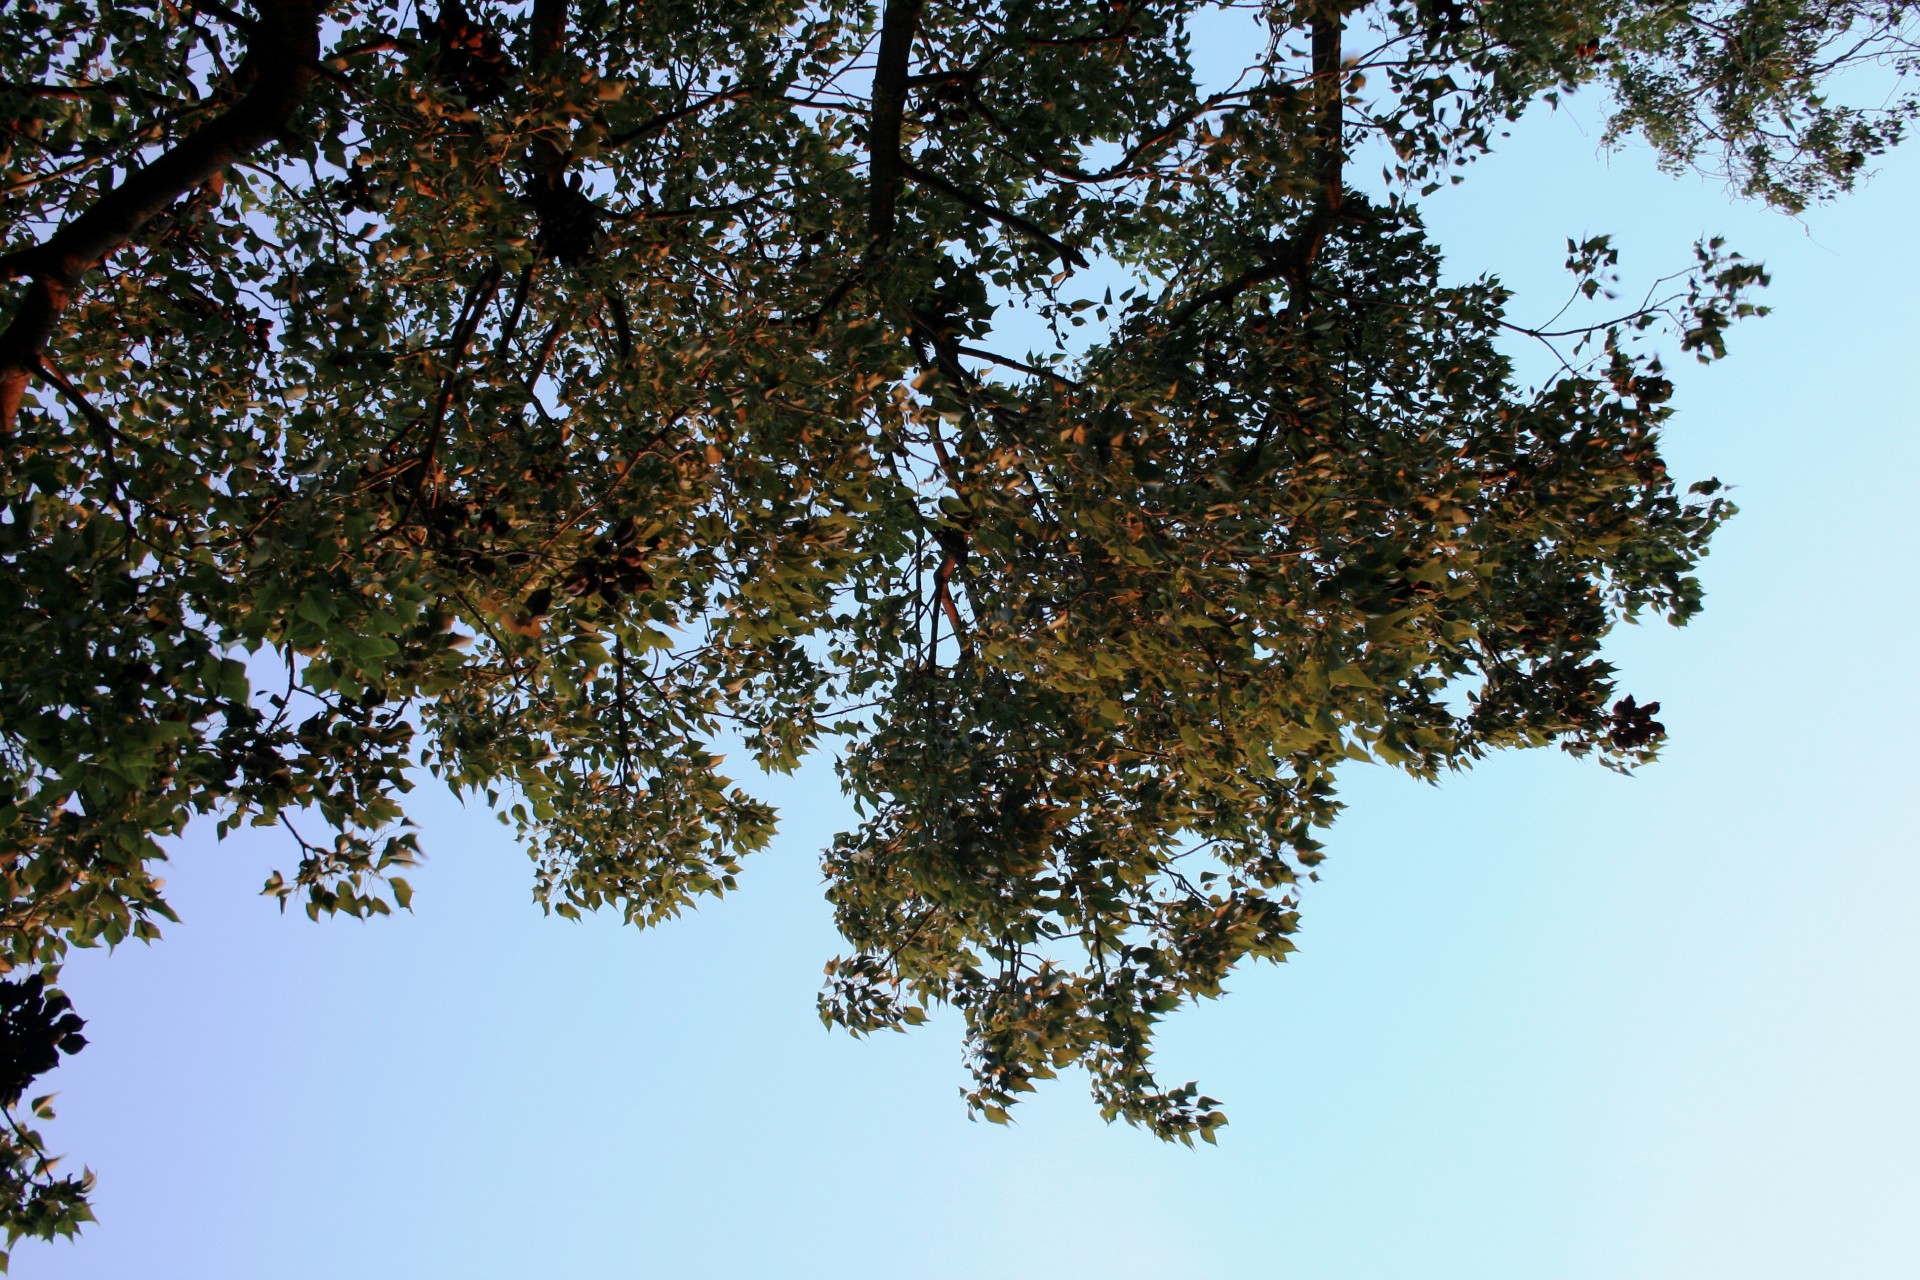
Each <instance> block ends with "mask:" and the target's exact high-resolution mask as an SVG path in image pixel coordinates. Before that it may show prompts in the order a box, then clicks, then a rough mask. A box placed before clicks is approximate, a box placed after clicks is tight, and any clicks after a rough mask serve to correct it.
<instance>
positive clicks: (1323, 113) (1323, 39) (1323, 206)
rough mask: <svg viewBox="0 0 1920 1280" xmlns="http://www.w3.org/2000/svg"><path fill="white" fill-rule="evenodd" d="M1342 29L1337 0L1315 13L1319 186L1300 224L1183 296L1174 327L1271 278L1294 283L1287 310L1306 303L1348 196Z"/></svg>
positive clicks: (1315, 130)
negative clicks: (1310, 278) (1242, 266)
mask: <svg viewBox="0 0 1920 1280" xmlns="http://www.w3.org/2000/svg"><path fill="white" fill-rule="evenodd" d="M1340 32H1341V14H1340V11H1339V7H1338V5H1337V4H1330V5H1329V6H1328V7H1327V8H1325V9H1323V10H1322V11H1321V12H1320V13H1319V14H1318V15H1317V16H1315V17H1314V19H1313V96H1314V103H1315V115H1316V120H1315V123H1314V139H1315V143H1316V146H1315V153H1316V154H1315V169H1316V170H1317V172H1316V174H1315V176H1316V177H1317V178H1318V180H1319V188H1320V189H1319V194H1318V198H1317V199H1316V201H1315V202H1314V206H1313V208H1312V210H1311V211H1310V212H1309V213H1308V214H1307V217H1306V220H1305V221H1304V222H1303V223H1301V225H1300V227H1299V229H1298V230H1297V231H1295V232H1294V233H1293V235H1292V236H1291V237H1290V238H1288V239H1287V240H1286V241H1285V242H1284V243H1283V244H1280V245H1277V246H1275V247H1274V249H1273V250H1272V251H1271V252H1270V253H1269V254H1268V255H1267V256H1266V257H1265V260H1264V261H1262V262H1261V263H1260V265H1258V266H1256V267H1253V268H1251V269H1249V270H1247V271H1244V272H1242V273H1241V274H1240V275H1238V276H1236V277H1234V278H1233V279H1232V280H1229V281H1227V282H1226V283H1224V284H1219V285H1215V286H1214V287H1213V288H1211V289H1208V290H1206V291H1204V292H1202V293H1198V294H1195V295H1194V296H1193V297H1191V298H1189V299H1187V301H1186V302H1185V303H1184V304H1182V305H1181V307H1180V308H1179V309H1178V310H1177V311H1175V312H1174V313H1173V319H1172V322H1171V324H1172V327H1173V328H1179V327H1180V326H1181V325H1183V324H1185V323H1187V321H1189V320H1191V319H1193V317H1194V316H1196V315H1198V314H1199V313H1200V312H1202V311H1204V310H1206V309H1207V308H1209V307H1213V306H1217V305H1219V304H1221V303H1224V302H1231V301H1232V300H1233V299H1235V298H1237V297H1239V296H1240V295H1241V294H1243V293H1245V292H1246V291H1247V290H1249V289H1252V288H1254V287H1256V286H1258V285H1262V284H1267V283H1270V282H1272V281H1274V280H1289V281H1291V282H1292V283H1293V293H1292V296H1291V297H1290V298H1289V299H1288V301H1287V309H1288V310H1289V311H1296V312H1297V311H1298V310H1300V309H1301V308H1302V307H1304V306H1305V305H1306V296H1307V275H1308V273H1309V272H1310V271H1311V270H1312V269H1313V261H1314V259H1315V258H1316V257H1318V256H1319V254H1320V246H1321V245H1322V244H1324V243H1325V242H1326V238H1327V233H1328V232H1330V231H1332V230H1333V228H1334V225H1335V224H1336V223H1338V222H1339V221H1340V210H1341V206H1342V205H1343V203H1344V202H1345V196H1346V185H1345V183H1346V178H1345V169H1346V135H1345V126H1346V118H1345V107H1344V103H1345V85H1344V84H1343V82H1342V81H1343V77H1342V75H1341V66H1340Z"/></svg>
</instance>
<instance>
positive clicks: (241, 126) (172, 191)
mask: <svg viewBox="0 0 1920 1280" xmlns="http://www.w3.org/2000/svg"><path fill="white" fill-rule="evenodd" d="M258 8H259V10H260V14H261V16H260V20H259V21H258V22H256V23H254V24H253V31H252V39H251V41H250V43H249V45H248V49H247V56H246V60H245V61H244V62H242V63H241V70H242V71H243V72H247V71H248V70H249V69H250V73H251V77H252V87H251V88H249V89H248V90H247V93H246V95H245V96H244V97H242V98H241V99H240V100H239V101H238V102H236V103H234V104H233V106H232V107H230V108H228V109H227V110H226V111H224V112H222V113H221V114H220V115H219V116H217V117H215V118H214V119H212V120H210V121H208V122H207V123H206V124H204V125H202V126H201V127H200V128H198V129H196V130H194V131H193V132H192V133H190V134H188V135H187V136H186V137H185V138H183V139H182V140H181V141H180V142H178V143H176V144H175V145H174V146H173V147H172V148H171V149H169V150H168V151H167V152H166V153H165V154H163V155H161V156H160V157H159V158H158V159H156V160H155V161H154V162H153V163H152V164H149V165H147V166H146V167H145V168H142V169H139V170H136V171H135V172H134V173H132V174H130V175H129V176H128V177H127V180H126V181H125V182H123V183H121V184H120V185H119V186H117V187H115V188H114V189H113V190H111V191H109V192H107V193H106V194H105V195H103V196H101V197H100V198H99V199H97V200H95V201H94V202H93V204H92V205H91V206H89V207H88V208H86V209H85V210H82V211H79V212H78V213H77V214H73V215H72V216H69V217H68V219H67V220H66V221H65V222H64V223H62V224H61V227H60V229H59V230H58V231H56V232H54V233H53V235H52V237H50V238H49V239H48V240H47V241H46V242H45V243H43V244H40V245H37V246H35V247H34V248H31V249H27V250H23V251H20V252H18V253H14V254H9V255H7V257H6V259H5V266H6V269H7V273H8V274H9V275H27V276H31V277H32V279H33V283H32V284H31V285H30V286H28V288H27V293H26V296H25V297H24V298H22V299H21V300H20V304H19V306H18V307H17V308H16V309H15V311H14V315H13V321H12V323H11V324H9V325H8V326H7V329H6V332H5V333H0V428H10V427H12V426H13V424H14V422H15V421H16V420H17V419H18V417H19V413H20V403H21V400H22V398H23V397H24V396H25V394H26V389H27V383H28V381H29V380H30V379H31V377H32V376H33V370H34V367H35V365H36V364H37V363H38V361H39V358H40V353H41V352H42V351H43V350H45V349H46V346H47V343H48V342H50V341H51V340H52V338H53V334H54V330H55V327H56V326H57V325H58V323H59V319H60V316H61V314H62V313H63V312H65V311H66V310H67V308H68V307H69V306H71V305H72V304H73V300H74V298H75V297H76V296H77V295H78V293H79V290H80V281H81V278H82V277H83V276H84V275H85V274H86V273H87V272H88V271H90V270H92V269H93V268H94V267H96V266H98V265H99V264H100V263H101V262H102V261H103V260H104V259H105V258H106V256H107V255H108V254H110V253H112V252H113V251H114V250H115V249H118V248H119V247H120V246H121V245H123V244H125V243H126V242H127V241H128V240H129V239H131V238H132V237H133V236H134V235H135V234H137V233H138V232H139V231H140V229H141V228H142V227H144V226H145V225H146V224H147V223H148V222H149V221H150V220H151V219H152V218H153V217H155V216H156V215H157V214H159V213H160V212H162V211H163V210H165V209H166V208H167V207H168V206H169V205H171V204H172V203H173V202H174V201H175V200H177V199H179V198H180V197H181V196H182V195H184V194H185V193H187V192H188V191H191V190H193V189H194V188H195V187H197V186H200V185H201V184H202V183H205V182H206V181H207V180H208V179H210V178H212V177H213V176H214V175H216V174H219V173H223V172H225V171H226V169H227V168H228V166H230V165H231V164H233V162H234V161H235V160H238V159H240V158H241V157H242V156H245V155H247V154H249V153H251V152H253V151H255V150H257V149H258V148H260V147H262V146H264V145H265V144H266V143H268V142H270V141H272V139H273V138H274V137H276V136H277V135H278V134H279V133H280V131H281V130H282V129H283V128H285V126H286V123H287V121H288V120H289V119H290V118H291V117H292V115H293V112H294V109H295V108H296V107H298V106H299V104H300V99H301V97H302V95H304V94H305V92H306V88H307V85H308V83H309V82H311V81H312V79H313V74H314V72H313V65H314V63H315V61H316V60H317V59H318V58H319V56H320V15H319V7H318V6H317V5H315V4H313V3H311V2H310V0H258Z"/></svg>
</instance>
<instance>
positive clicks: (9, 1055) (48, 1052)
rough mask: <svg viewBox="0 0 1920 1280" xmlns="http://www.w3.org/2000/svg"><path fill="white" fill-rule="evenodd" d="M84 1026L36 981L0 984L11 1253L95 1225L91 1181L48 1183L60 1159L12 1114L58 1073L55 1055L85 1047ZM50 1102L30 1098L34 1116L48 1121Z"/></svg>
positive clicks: (0, 1104)
mask: <svg viewBox="0 0 1920 1280" xmlns="http://www.w3.org/2000/svg"><path fill="white" fill-rule="evenodd" d="M85 1025H86V1024H85V1022H84V1021H83V1020H82V1019H81V1018H80V1016H79V1015H78V1014H76V1013H74V1012H73V1011H72V1005H71V1004H70V1003H69V1002H68V1000H67V997H66V996H65V995H64V994H62V993H61V992H58V991H49V990H48V989H47V986H46V980H45V979H44V978H43V977H41V975H39V974H37V973H36V974H31V975H29V976H28V977H26V978H24V979H18V980H15V979H11V978H0V1114H4V1116H5V1120H6V1132H4V1133H0V1220H4V1222H5V1224H6V1231H7V1244H8V1245H9V1246H11V1245H12V1244H13V1243H14V1242H15V1241H17V1240H19V1239H20V1237H22V1236H33V1237H35V1238H37V1239H41V1240H51V1239H53V1238H54V1237H55V1236H68V1237H71V1236H72V1235H73V1234H74V1232H76V1231H78V1230H79V1229H80V1224H81V1223H84V1222H90V1221H92V1219H93V1214H92V1212H91V1211H90V1210H89V1209H88V1208H87V1192H88V1191H90V1190H91V1189H92V1187H93V1175H92V1174H91V1173H83V1174H81V1175H80V1176H79V1177H77V1178H76V1177H72V1176H70V1175H68V1176H61V1177H58V1178H56V1177H54V1175H53V1170H54V1166H55V1165H57V1164H58V1163H59V1157H57V1156H49V1155H48V1154H47V1151H46V1147H45V1145H44V1143H43V1141H42V1139H41V1137H40V1134H39V1133H38V1132H37V1131H36V1130H34V1129H32V1128H30V1127H27V1126H25V1125H22V1124H21V1123H20V1122H19V1120H18V1119H17V1118H16V1117H15V1116H14V1114H13V1108H15V1107H17V1106H18V1105H19V1104H20V1095H21V1094H23V1093H25V1092H26V1090H27V1086H28V1085H29V1084H32V1083H33V1080H34V1078H35V1077H36V1076H40V1075H43V1074H45V1073H46V1072H48V1071H51V1070H52V1069H53V1068H54V1067H55V1066H57V1065H58V1064H59V1061H60V1055H61V1054H72V1053H78V1052H80V1050H82V1049H84V1048H86V1047H87V1038H86V1037H85V1036H83V1035H81V1034H80V1030H81V1028H82V1027H84V1026H85ZM52 1101H53V1098H52V1095H50V1094H49V1095H47V1096H46V1097H40V1098H35V1099H34V1100H33V1103H32V1111H33V1115H34V1117H35V1118H36V1119H40V1120H51V1119H53V1108H52V1106H51V1105H50V1104H51V1103H52ZM6 1269H7V1251H6V1250H5V1249H0V1271H5V1270H6Z"/></svg>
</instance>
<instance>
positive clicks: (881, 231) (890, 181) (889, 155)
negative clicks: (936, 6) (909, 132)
mask: <svg viewBox="0 0 1920 1280" xmlns="http://www.w3.org/2000/svg"><path fill="white" fill-rule="evenodd" d="M923 2H924V0H887V7H886V11H885V13H884V14H883V15H882V16H881V19H880V56H879V62H878V65H877V66H875V68H874V71H873V109H872V112H871V114H870V116H869V118H868V124H867V153H868V164H867V183H868V187H869V192H870V203H869V206H868V212H867V222H868V227H869V229H870V230H871V232H872V235H873V243H874V244H875V246H877V247H878V246H884V245H886V244H887V243H888V242H889V241H891V240H892V239H893V223H894V216H893V208H894V199H895V197H896V196H897V195H898V194H899V192H900V177H901V174H902V173H903V172H904V171H905V169H906V161H905V158H904V157H903V156H902V155H901V154H900V130H901V126H902V124H903V123H904V122H905V120H906V111H907V79H908V77H907V67H908V64H909V63H910V62H911V60H912V56H913V37H914V34H915V33H916V32H917V31H918V29H919V26H920V8H921V5H922V3H923Z"/></svg>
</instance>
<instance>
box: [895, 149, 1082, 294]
mask: <svg viewBox="0 0 1920 1280" xmlns="http://www.w3.org/2000/svg"><path fill="white" fill-rule="evenodd" d="M900 171H901V172H902V173H904V174H906V175H907V176H908V177H910V178H912V179H913V180H914V181H915V182H918V183H920V184H921V185H922V186H926V187H932V188H933V189H934V190H935V191H938V192H939V193H940V194H941V195H943V196H946V197H947V198H948V199H950V200H952V201H953V202H954V203H956V204H959V205H962V206H964V207H965V208H968V209H971V210H973V211H974V212H975V213H978V214H982V215H984V216H986V217H988V218H991V219H993V220H994V221H995V222H998V223H1002V224H1004V225H1006V226H1009V227H1012V228H1014V229H1015V230H1016V231H1019V232H1021V233H1023V234H1025V235H1026V236H1028V237H1030V238H1031V239H1034V240H1038V241H1039V242H1040V243H1041V244H1044V245H1045V246H1047V248H1049V249H1051V250H1052V251H1053V254H1054V256H1055V257H1057V258H1059V259H1060V261H1061V262H1063V263H1065V264H1067V265H1069V266H1075V267H1079V268H1081V269H1082V270H1085V269H1086V267H1087V260H1086V258H1085V257H1084V256H1082V255H1081V253H1080V251H1079V250H1078V249H1073V248H1069V247H1068V246H1066V245H1064V244H1062V243H1060V241H1058V240H1056V239H1055V238H1054V237H1053V236H1052V235H1050V234H1049V233H1048V232H1047V230H1046V228H1044V227H1042V226H1041V225H1040V224H1039V223H1037V222H1033V221H1031V220H1030V219H1027V218H1023V217H1021V216H1020V215H1019V214H1017V213H1013V212H1011V211H1009V210H1006V209H1002V208H1001V207H1000V206H999V205H996V204H990V203H988V202H987V201H985V200H982V199H981V198H980V197H979V196H976V195H974V194H973V193H972V192H970V191H966V190H963V189H962V188H960V187H956V186H955V185H954V184H953V183H951V182H948V181H947V180H946V179H945V178H943V177H941V176H940V175H939V174H937V173H932V172H929V171H928V170H926V169H922V168H919V167H918V166H916V165H912V164H909V163H907V162H906V161H904V160H903V161H901V162H900Z"/></svg>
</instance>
